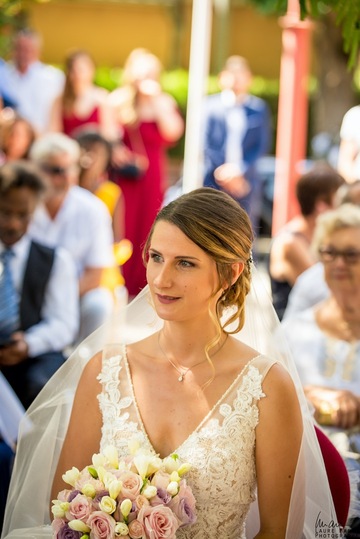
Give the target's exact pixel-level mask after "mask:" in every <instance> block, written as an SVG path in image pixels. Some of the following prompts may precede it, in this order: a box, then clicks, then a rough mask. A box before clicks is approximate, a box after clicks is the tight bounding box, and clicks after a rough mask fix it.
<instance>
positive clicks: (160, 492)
mask: <svg viewBox="0 0 360 539" xmlns="http://www.w3.org/2000/svg"><path fill="white" fill-rule="evenodd" d="M170 502H171V494H169V492H167V491H166V490H165V489H164V488H158V489H157V493H156V496H154V497H153V498H151V500H150V505H168V503H170Z"/></svg>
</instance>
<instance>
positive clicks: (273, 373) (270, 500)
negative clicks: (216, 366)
mask: <svg viewBox="0 0 360 539" xmlns="http://www.w3.org/2000/svg"><path fill="white" fill-rule="evenodd" d="M263 391H264V393H265V395H266V397H264V398H263V399H261V401H260V403H259V412H260V417H259V424H258V426H257V428H256V472H257V487H258V502H259V513H260V532H259V534H258V535H256V539H275V538H276V539H283V538H285V536H286V526H287V521H288V513H289V504H290V496H291V491H292V487H293V482H294V475H295V470H296V465H297V462H298V456H299V452H300V445H301V437H302V417H301V411H300V406H299V402H298V397H297V395H296V391H295V387H294V385H293V382H292V380H291V378H290V376H289V375H288V373H287V372H286V371H285V370H284V369H283V368H282V367H281V366H280V365H277V364H275V365H274V366H273V367H272V368H271V369H270V371H269V372H268V374H267V376H266V377H265V380H264V383H263ZM298 509H299V511H300V504H299V506H298ZM300 536H301V535H300ZM292 539H295V536H294V537H293V538H292Z"/></svg>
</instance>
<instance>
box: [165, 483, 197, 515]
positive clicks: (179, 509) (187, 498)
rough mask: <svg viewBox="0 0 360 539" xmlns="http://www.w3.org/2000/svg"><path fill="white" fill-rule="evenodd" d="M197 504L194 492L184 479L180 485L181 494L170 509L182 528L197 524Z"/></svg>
mask: <svg viewBox="0 0 360 539" xmlns="http://www.w3.org/2000/svg"><path fill="white" fill-rule="evenodd" d="M195 504H196V501H195V498H194V495H193V493H192V490H191V488H190V487H189V486H188V485H187V484H186V481H185V480H184V479H183V480H182V481H181V483H180V488H179V492H178V493H177V495H176V496H174V498H172V500H171V502H170V503H169V507H170V508H171V509H172V510H173V511H174V513H175V515H176V516H177V518H178V519H179V521H180V526H185V525H186V524H193V523H194V522H196V513H195Z"/></svg>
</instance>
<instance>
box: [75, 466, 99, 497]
mask: <svg viewBox="0 0 360 539" xmlns="http://www.w3.org/2000/svg"><path fill="white" fill-rule="evenodd" d="M88 483H89V484H90V485H93V487H94V488H95V490H96V492H98V491H100V490H104V485H103V484H102V482H101V481H100V480H99V479H94V477H93V476H92V475H91V474H90V472H89V471H88V469H87V468H86V469H84V470H82V472H81V474H80V477H79V479H78V480H77V481H76V483H75V489H76V490H82V488H83V486H84V485H86V484H88Z"/></svg>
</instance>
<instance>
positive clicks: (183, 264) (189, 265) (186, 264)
mask: <svg viewBox="0 0 360 539" xmlns="http://www.w3.org/2000/svg"><path fill="white" fill-rule="evenodd" d="M179 266H181V267H182V268H194V267H195V264H194V263H193V262H189V260H179Z"/></svg>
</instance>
